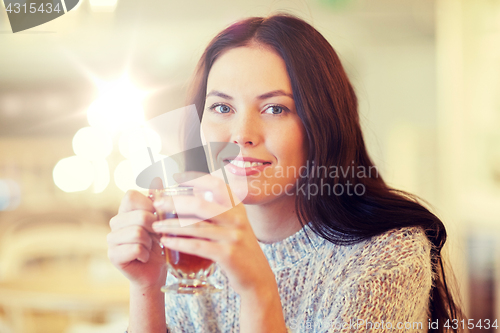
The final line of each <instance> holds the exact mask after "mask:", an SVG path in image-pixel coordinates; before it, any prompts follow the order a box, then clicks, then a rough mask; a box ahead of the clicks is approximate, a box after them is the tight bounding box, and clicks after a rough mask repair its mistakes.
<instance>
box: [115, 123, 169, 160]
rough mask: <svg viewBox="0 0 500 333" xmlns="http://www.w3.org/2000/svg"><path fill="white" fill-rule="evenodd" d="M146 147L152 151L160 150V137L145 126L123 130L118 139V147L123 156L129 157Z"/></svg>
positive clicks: (145, 149) (144, 149) (157, 151)
mask: <svg viewBox="0 0 500 333" xmlns="http://www.w3.org/2000/svg"><path fill="white" fill-rule="evenodd" d="M148 147H150V148H151V151H152V152H153V153H159V152H160V151H161V138H160V136H159V135H158V133H156V132H155V131H154V130H152V129H151V128H147V127H141V128H134V129H130V130H127V131H124V132H123V133H122V134H121V135H120V139H119V140H118V149H119V150H120V153H121V154H122V155H123V156H124V157H125V158H131V157H132V156H134V155H137V153H138V152H142V151H144V152H146V151H147V149H148Z"/></svg>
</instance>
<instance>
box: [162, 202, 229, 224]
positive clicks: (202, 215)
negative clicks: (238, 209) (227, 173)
mask: <svg viewBox="0 0 500 333" xmlns="http://www.w3.org/2000/svg"><path fill="white" fill-rule="evenodd" d="M172 199H173V204H174V207H175V211H176V213H177V215H179V216H180V217H181V221H182V223H183V225H187V224H188V223H185V222H184V221H188V220H189V219H191V217H192V216H193V215H195V216H197V217H198V218H199V220H196V219H192V220H193V221H194V222H200V221H202V220H211V221H213V222H214V223H217V224H230V221H225V219H223V218H222V214H223V213H225V212H227V211H228V210H230V209H231V207H227V206H222V205H220V204H218V203H216V202H208V201H206V200H204V199H203V198H201V197H196V196H194V197H193V196H176V197H173V198H172ZM156 208H157V209H158V210H162V206H159V205H157V206H156ZM165 209H166V210H169V209H171V208H170V207H166V208H165ZM193 221H191V222H193Z"/></svg>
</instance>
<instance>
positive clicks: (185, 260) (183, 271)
mask: <svg viewBox="0 0 500 333" xmlns="http://www.w3.org/2000/svg"><path fill="white" fill-rule="evenodd" d="M176 218H178V216H177V214H176V213H173V212H170V213H162V214H158V219H159V220H167V219H176ZM169 236H171V237H172V236H173V235H170V234H169ZM174 237H175V236H174ZM179 237H184V238H192V237H189V236H179ZM165 257H166V259H167V264H168V265H170V266H171V267H172V268H173V270H174V271H175V272H177V273H178V275H182V276H193V275H196V274H198V273H199V272H204V271H207V270H208V269H209V268H210V265H212V264H213V261H212V260H210V259H206V258H202V257H198V256H195V255H192V254H187V253H183V252H179V251H175V250H170V249H169V248H165ZM207 273H208V274H207V277H208V276H209V275H210V274H211V273H212V272H211V271H209V272H207ZM182 276H176V277H177V278H182Z"/></svg>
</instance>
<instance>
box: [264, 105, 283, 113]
mask: <svg viewBox="0 0 500 333" xmlns="http://www.w3.org/2000/svg"><path fill="white" fill-rule="evenodd" d="M283 111H285V110H284V108H283V107H282V106H279V105H271V106H270V107H268V108H267V109H266V111H265V113H270V114H281V113H283Z"/></svg>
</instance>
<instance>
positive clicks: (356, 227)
mask: <svg viewBox="0 0 500 333" xmlns="http://www.w3.org/2000/svg"><path fill="white" fill-rule="evenodd" d="M251 42H257V43H260V44H264V45H267V46H269V47H271V48H272V49H273V50H274V51H275V52H277V53H278V54H279V55H280V56H281V57H282V58H283V60H284V62H285V64H286V69H287V71H288V75H289V77H290V80H291V85H292V91H293V98H294V100H295V106H296V109H297V113H298V115H299V117H300V119H301V120H302V123H303V125H304V128H305V132H306V137H307V140H308V156H307V165H308V167H309V168H313V166H336V167H337V168H338V169H340V170H352V169H354V170H365V171H372V170H373V169H374V168H375V166H374V164H373V162H372V160H371V159H370V157H369V156H368V153H367V150H366V146H365V143H364V140H363V135H362V133H361V127H360V122H359V115H358V101H357V97H356V94H355V92H354V89H353V87H352V85H351V83H350V81H349V79H348V77H347V75H346V73H345V71H344V68H343V67H342V64H341V62H340V59H339V57H338V56H337V54H336V52H335V51H334V50H333V48H332V46H331V45H330V44H329V43H328V41H327V40H326V39H325V38H324V37H323V36H322V35H321V34H320V33H319V32H318V31H317V30H315V29H314V28H313V27H312V26H310V25H309V24H308V23H306V22H304V21H303V20H301V19H298V18H296V17H293V16H290V15H284V14H279V15H273V16H270V17H267V18H262V17H253V18H248V19H245V20H242V21H238V22H237V23H235V24H233V25H231V26H230V27H228V28H226V29H225V30H223V31H222V32H221V33H219V34H218V35H217V36H216V37H215V38H214V39H213V40H212V41H211V43H210V44H209V45H208V47H207V48H206V50H205V52H204V54H203V56H202V57H201V59H200V62H199V64H198V68H197V72H196V74H195V77H194V80H193V83H192V86H191V91H190V98H191V103H193V104H195V105H196V108H197V112H198V116H199V117H200V119H201V117H202V116H203V109H204V107H205V98H206V94H207V91H206V89H207V78H208V74H209V71H210V69H211V67H212V65H213V63H214V62H215V60H216V59H217V58H218V57H219V56H220V55H221V54H222V53H223V52H224V51H226V50H228V49H230V48H234V47H238V46H244V45H248V44H250V43H251ZM194 131H195V132H197V131H198V130H197V129H194ZM190 134H192V133H190ZM188 136H190V135H189V134H188ZM191 137H192V136H191ZM324 178H326V179H324ZM325 181H326V182H330V186H333V187H334V186H335V185H337V184H340V185H342V186H351V188H354V187H355V186H356V185H358V186H359V185H362V187H358V190H359V189H360V188H362V190H363V195H347V193H344V194H342V195H312V196H311V195H307V196H304V195H297V198H296V208H297V214H298V217H299V220H300V222H301V224H302V225H304V223H305V222H306V221H307V222H310V226H311V227H312V230H313V231H314V232H315V233H317V234H318V235H320V236H321V237H323V238H325V239H326V240H328V241H330V242H333V243H335V244H353V243H357V242H360V241H363V240H366V239H368V238H370V237H372V236H376V235H380V234H382V233H384V232H386V231H388V230H391V229H396V228H402V227H409V226H420V227H422V228H423V230H424V231H425V234H426V236H427V237H428V239H429V240H430V241H431V242H432V244H433V246H432V249H431V262H432V270H433V276H434V277H435V278H434V281H433V283H432V290H431V294H430V302H429V304H430V309H429V313H430V319H431V320H432V321H434V322H435V321H436V320H437V319H439V323H444V322H446V320H447V319H449V320H450V322H449V323H450V326H452V322H451V320H452V319H458V320H460V319H461V318H464V314H463V312H462V310H461V308H460V306H459V305H458V304H457V303H456V302H455V300H454V298H453V296H452V293H451V289H450V288H449V287H448V285H447V283H446V278H445V270H444V265H443V259H442V256H441V249H442V248H443V245H444V243H445V241H446V230H445V227H444V225H443V223H442V222H441V221H440V220H439V218H437V217H436V216H435V215H434V214H432V213H431V212H430V211H429V210H428V209H427V208H425V207H424V206H423V205H422V204H421V203H419V200H417V198H416V197H415V196H413V195H411V194H409V193H406V192H403V191H399V190H395V189H392V188H390V187H388V186H387V184H386V183H385V182H384V180H383V179H382V177H381V176H380V175H379V174H378V173H377V175H376V176H375V177H358V176H357V175H356V174H353V173H352V172H346V173H344V172H339V173H338V174H337V175H336V177H312V176H310V177H301V178H300V180H299V183H298V185H297V186H301V185H303V184H305V185H307V186H305V187H306V188H311V185H313V184H316V186H318V187H320V186H324V183H325ZM344 188H345V187H344ZM431 331H432V330H431ZM435 331H436V332H444V327H443V326H442V325H439V328H438V329H437V330H435ZM453 331H454V332H458V330H453Z"/></svg>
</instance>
